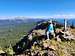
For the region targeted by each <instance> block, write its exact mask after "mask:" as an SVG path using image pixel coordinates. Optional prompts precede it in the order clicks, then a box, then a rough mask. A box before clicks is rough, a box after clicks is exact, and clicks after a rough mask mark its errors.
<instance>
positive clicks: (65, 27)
mask: <svg viewBox="0 0 75 56" xmlns="http://www.w3.org/2000/svg"><path fill="white" fill-rule="evenodd" d="M64 30H65V31H66V30H67V19H64Z"/></svg>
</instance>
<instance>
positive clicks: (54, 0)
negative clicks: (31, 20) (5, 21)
mask: <svg viewBox="0 0 75 56" xmlns="http://www.w3.org/2000/svg"><path fill="white" fill-rule="evenodd" d="M13 16H15V17H16V16H21V17H22V16H25V17H35V18H36V17H40V18H41V17H56V18H59V17H60V18H62V17H73V18H75V0H0V18H2V17H13Z"/></svg>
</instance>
